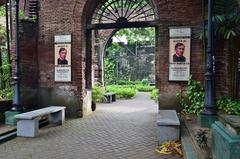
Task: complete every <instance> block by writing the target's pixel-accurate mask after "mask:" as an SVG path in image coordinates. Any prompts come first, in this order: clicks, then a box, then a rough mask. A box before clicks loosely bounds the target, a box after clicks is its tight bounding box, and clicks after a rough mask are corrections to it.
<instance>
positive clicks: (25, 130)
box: [17, 119, 39, 137]
mask: <svg viewBox="0 0 240 159" xmlns="http://www.w3.org/2000/svg"><path fill="white" fill-rule="evenodd" d="M38 129H39V121H38V120H37V119H35V120H18V121H17V136H23V137H36V136H37V135H38Z"/></svg>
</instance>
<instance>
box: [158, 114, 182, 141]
mask: <svg viewBox="0 0 240 159" xmlns="http://www.w3.org/2000/svg"><path fill="white" fill-rule="evenodd" d="M179 134H180V121H179V119H178V116H177V113H176V110H159V114H158V116H157V139H158V145H161V144H162V143H164V142H165V141H168V140H179Z"/></svg>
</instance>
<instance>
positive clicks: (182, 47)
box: [169, 37, 191, 81]
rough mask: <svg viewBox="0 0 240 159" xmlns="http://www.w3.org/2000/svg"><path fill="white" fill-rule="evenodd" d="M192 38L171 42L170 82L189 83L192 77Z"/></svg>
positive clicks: (175, 39) (171, 39) (177, 39)
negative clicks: (190, 76)
mask: <svg viewBox="0 0 240 159" xmlns="http://www.w3.org/2000/svg"><path fill="white" fill-rule="evenodd" d="M190 46H191V39H190V37H186V38H185V37H183V38H179V37H178V38H170V40H169V80H170V81H188V78H189V75H190V50H191V49H190Z"/></svg>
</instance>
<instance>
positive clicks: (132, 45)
mask: <svg viewBox="0 0 240 159" xmlns="http://www.w3.org/2000/svg"><path fill="white" fill-rule="evenodd" d="M123 37H125V39H126V42H127V44H124V42H125V41H123V40H122V41H121V39H124V38H123ZM113 39H117V40H119V42H112V43H110V44H109V45H108V46H107V48H106V54H105V57H104V63H105V65H104V66H105V69H104V71H105V75H106V76H105V82H106V83H107V84H116V83H115V81H117V80H127V81H129V80H134V81H135V80H142V79H144V78H149V79H150V78H151V79H153V77H154V61H155V60H154V58H155V56H154V46H155V28H128V29H121V30H119V31H118V32H116V34H115V35H114V37H113ZM110 63H111V64H110ZM113 66H114V67H113ZM109 69H110V70H109ZM108 72H110V74H109V73H108ZM152 74H153V75H152ZM153 80H154V79H153ZM153 80H152V81H153Z"/></svg>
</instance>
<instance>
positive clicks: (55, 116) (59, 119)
mask: <svg viewBox="0 0 240 159" xmlns="http://www.w3.org/2000/svg"><path fill="white" fill-rule="evenodd" d="M64 121H65V110H61V111H58V112H55V113H51V114H50V116H49V122H50V123H53V124H59V125H62V124H63V123H64Z"/></svg>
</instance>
